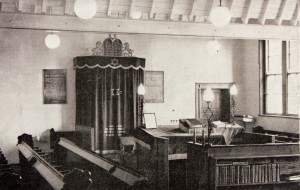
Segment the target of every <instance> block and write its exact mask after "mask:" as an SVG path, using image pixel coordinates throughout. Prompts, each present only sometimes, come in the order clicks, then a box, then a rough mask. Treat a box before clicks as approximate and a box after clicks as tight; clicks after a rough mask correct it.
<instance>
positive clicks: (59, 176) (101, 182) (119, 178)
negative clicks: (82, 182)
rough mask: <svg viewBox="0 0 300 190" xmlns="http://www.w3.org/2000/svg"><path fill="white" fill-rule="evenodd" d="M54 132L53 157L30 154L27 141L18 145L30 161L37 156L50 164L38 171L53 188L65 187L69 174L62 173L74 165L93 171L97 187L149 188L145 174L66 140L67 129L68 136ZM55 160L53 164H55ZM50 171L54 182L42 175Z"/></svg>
mask: <svg viewBox="0 0 300 190" xmlns="http://www.w3.org/2000/svg"><path fill="white" fill-rule="evenodd" d="M55 133H56V134H55V135H54V136H52V137H54V139H52V141H55V143H54V144H52V145H53V146H54V149H53V152H52V158H51V159H48V157H45V156H44V155H43V156H42V155H41V153H40V152H37V151H35V150H34V149H32V150H30V152H31V154H29V155H27V154H28V153H27V152H28V150H25V151H24V150H23V149H24V146H25V147H26V148H27V149H29V148H28V146H26V144H25V143H24V142H22V143H21V144H19V145H18V147H19V149H20V151H21V152H22V155H24V157H25V158H27V160H28V162H29V163H31V162H33V161H32V157H34V158H37V159H38V161H39V162H42V163H43V164H44V165H45V166H47V167H43V168H42V170H43V171H39V173H40V174H41V175H42V176H43V178H45V179H46V181H48V182H49V183H50V184H51V186H52V187H55V188H54V189H59V188H60V187H61V186H64V187H65V186H66V184H65V181H66V179H65V177H66V176H68V175H69V173H70V172H66V173H63V172H62V171H64V170H65V169H66V168H67V169H68V170H69V171H72V170H73V169H74V168H81V169H84V170H86V171H89V172H90V173H91V180H92V181H93V183H92V188H94V189H112V190H113V189H120V188H123V189H143V188H147V187H148V186H147V180H146V178H144V177H143V176H141V175H139V174H137V173H135V172H133V171H129V170H127V169H125V168H124V167H122V166H119V165H118V164H117V163H115V162H113V161H111V160H108V159H105V158H104V157H102V156H101V155H98V154H96V153H94V152H92V151H90V150H87V149H85V148H83V147H81V146H80V145H78V144H76V143H74V142H72V141H71V140H69V139H67V138H68V135H66V132H63V133H62V134H63V135H64V136H65V137H66V138H63V137H60V135H61V134H60V133H59V132H55ZM68 133H69V132H68ZM69 137H70V139H72V138H73V137H74V135H70V136H69ZM77 140H78V139H77ZM79 142H80V139H79ZM77 143H78V141H77ZM42 152H43V151H42ZM41 160H42V161H41ZM52 163H54V164H55V166H54V165H53V164H52ZM35 165H36V164H35V163H34V164H33V166H35ZM63 168H65V169H63ZM49 172H50V173H51V179H53V178H54V179H55V180H54V181H53V180H52V181H50V180H51V179H47V178H46V177H45V176H44V174H43V173H49Z"/></svg>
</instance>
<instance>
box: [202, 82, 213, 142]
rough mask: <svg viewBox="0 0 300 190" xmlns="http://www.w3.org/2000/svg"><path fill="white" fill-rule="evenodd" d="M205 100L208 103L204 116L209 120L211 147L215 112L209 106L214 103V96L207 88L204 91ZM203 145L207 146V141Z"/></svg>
mask: <svg viewBox="0 0 300 190" xmlns="http://www.w3.org/2000/svg"><path fill="white" fill-rule="evenodd" d="M203 99H204V101H205V102H206V103H207V109H206V110H205V111H204V116H205V117H206V119H207V145H210V135H211V132H212V130H213V124H212V119H213V117H214V112H213V111H212V110H211V108H210V106H209V104H210V103H211V102H212V101H213V99H214V94H213V92H212V90H211V89H210V88H209V87H207V88H206V90H205V91H204V94H203ZM203 139H204V137H203ZM203 145H206V143H205V141H204V142H203Z"/></svg>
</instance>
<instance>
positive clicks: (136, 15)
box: [131, 11, 142, 19]
mask: <svg viewBox="0 0 300 190" xmlns="http://www.w3.org/2000/svg"><path fill="white" fill-rule="evenodd" d="M141 17H142V12H140V11H133V12H132V14H131V18H132V19H140V18H141Z"/></svg>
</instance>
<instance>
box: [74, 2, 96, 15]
mask: <svg viewBox="0 0 300 190" xmlns="http://www.w3.org/2000/svg"><path fill="white" fill-rule="evenodd" d="M74 11H75V14H76V15H77V16H78V17H79V18H82V19H90V18H92V17H94V16H95V15H96V12H97V3H96V1H95V0H76V1H75V4H74Z"/></svg>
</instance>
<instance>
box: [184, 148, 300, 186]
mask: <svg viewBox="0 0 300 190" xmlns="http://www.w3.org/2000/svg"><path fill="white" fill-rule="evenodd" d="M187 154H188V155H187V187H188V188H187V189H189V190H194V189H226V188H227V189H239V188H241V187H243V189H261V188H263V189H273V188H275V189H276V188H277V187H278V188H279V189H280V188H281V189H282V188H283V189H284V188H285V187H288V189H298V188H299V181H286V180H285V179H282V176H283V175H286V174H289V173H293V172H299V170H300V165H299V156H300V152H299V144H298V143H273V144H248V145H226V146H222V145H218V146H203V145H201V144H197V143H196V144H193V143H189V144H188V153H187ZM236 167H238V169H236ZM256 167H258V168H256ZM242 168H245V170H242ZM250 168H251V169H250ZM271 168H272V169H271ZM235 171H236V172H237V171H238V172H239V176H236V173H235ZM222 172H224V173H222ZM250 174H251V175H250ZM257 175H260V178H259V179H254V178H255V176H257ZM275 175H276V176H275ZM245 176H246V177H245ZM270 176H273V177H274V176H275V178H274V179H273V178H272V179H271V177H270ZM236 178H238V179H241V180H238V181H234V180H233V179H235V180H236ZM224 179H225V182H224Z"/></svg>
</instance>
